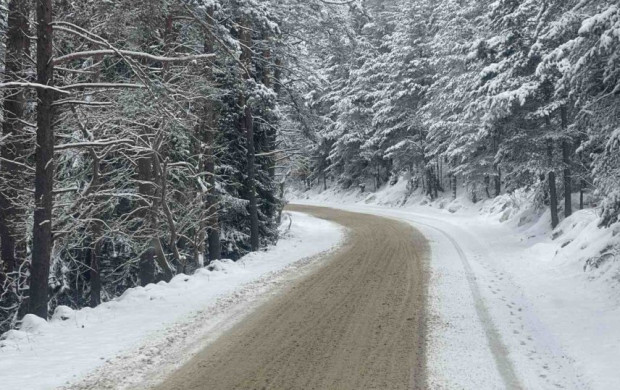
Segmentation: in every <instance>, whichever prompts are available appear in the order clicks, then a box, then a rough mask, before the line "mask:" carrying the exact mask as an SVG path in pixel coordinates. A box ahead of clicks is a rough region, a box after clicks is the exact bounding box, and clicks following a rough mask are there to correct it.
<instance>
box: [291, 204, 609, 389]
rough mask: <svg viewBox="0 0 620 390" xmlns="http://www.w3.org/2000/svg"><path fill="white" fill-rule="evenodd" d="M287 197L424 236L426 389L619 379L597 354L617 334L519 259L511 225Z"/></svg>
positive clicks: (583, 385)
mask: <svg viewBox="0 0 620 390" xmlns="http://www.w3.org/2000/svg"><path fill="white" fill-rule="evenodd" d="M295 203H300V204H313V205H317V206H328V207H334V208H338V209H343V210H348V211H355V212H361V213H370V214H374V215H379V216H385V217H391V218H396V219H399V220H403V221H407V222H408V223H410V224H412V225H413V226H415V227H416V228H418V229H419V230H420V231H422V232H423V233H424V235H425V236H426V237H427V238H428V239H429V240H430V241H431V248H432V252H433V255H432V261H431V272H432V275H431V283H430V303H431V307H430V309H429V310H430V316H429V318H430V323H429V341H428V342H429V346H428V351H429V356H428V364H429V367H428V375H429V384H430V387H431V388H433V389H498V388H510V389H517V388H525V389H557V388H564V389H611V388H617V386H618V384H620V374H619V373H618V371H617V370H616V369H615V367H616V365H617V360H614V359H611V360H610V359H609V357H610V356H613V355H612V354H610V353H604V348H605V346H604V342H605V340H607V341H609V342H612V345H615V346H617V344H615V343H616V342H617V335H618V332H615V333H614V332H608V333H607V334H602V335H601V334H596V333H595V332H593V331H592V329H591V327H589V326H591V324H592V322H593V321H597V320H600V319H601V318H592V314H593V313H596V312H597V311H596V304H595V302H593V304H592V305H593V306H592V307H590V308H588V307H584V306H583V305H582V304H583V300H577V301H575V302H572V303H573V304H574V305H577V306H580V307H581V309H582V310H575V309H574V307H573V306H572V305H571V302H570V301H562V295H564V296H565V297H566V298H567V296H566V295H565V294H568V292H567V289H568V288H570V286H566V285H562V284H561V283H560V284H559V285H553V283H554V282H555V280H553V279H551V278H550V276H549V274H547V272H548V270H547V269H545V268H544V267H538V264H537V262H532V261H531V259H526V258H527V257H528V256H531V255H532V251H531V250H528V248H527V247H526V246H525V245H524V244H523V243H522V242H521V237H520V236H519V235H517V234H516V233H515V232H514V231H513V230H511V228H509V227H507V226H504V225H502V224H499V223H489V221H484V223H481V221H479V220H476V218H473V217H472V216H471V215H469V216H459V215H452V214H450V213H447V212H445V211H439V210H434V209H431V208H429V207H417V208H404V209H403V208H389V207H382V206H369V205H360V204H345V205H343V204H336V203H329V202H312V201H295ZM547 255H548V254H547ZM536 260H537V261H540V259H536ZM549 297H552V298H551V299H549ZM571 298H573V299H577V298H576V297H575V296H574V295H573V296H571ZM584 299H585V298H584ZM617 314H618V311H617V310H611V311H608V312H606V313H605V315H606V317H603V319H604V320H607V321H613V320H614V319H617V318H618V317H617ZM583 330H589V331H590V333H588V334H583V333H581V332H582V331H583ZM588 342H590V343H595V344H593V345H588ZM596 343H599V344H598V345H597V344H596ZM597 351H601V353H600V354H599V353H597ZM615 354H616V356H618V355H619V354H618V350H617V349H616V352H615Z"/></svg>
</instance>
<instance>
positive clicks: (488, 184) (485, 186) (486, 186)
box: [484, 176, 491, 199]
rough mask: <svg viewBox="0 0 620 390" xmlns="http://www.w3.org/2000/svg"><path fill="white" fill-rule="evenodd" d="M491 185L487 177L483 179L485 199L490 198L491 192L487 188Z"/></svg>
mask: <svg viewBox="0 0 620 390" xmlns="http://www.w3.org/2000/svg"><path fill="white" fill-rule="evenodd" d="M490 185H491V178H490V177H489V176H485V177H484V192H485V193H486V194H487V198H489V199H490V198H491V192H490V191H489V186H490Z"/></svg>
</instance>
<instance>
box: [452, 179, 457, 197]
mask: <svg viewBox="0 0 620 390" xmlns="http://www.w3.org/2000/svg"><path fill="white" fill-rule="evenodd" d="M456 187H457V178H456V175H452V198H454V199H456Z"/></svg>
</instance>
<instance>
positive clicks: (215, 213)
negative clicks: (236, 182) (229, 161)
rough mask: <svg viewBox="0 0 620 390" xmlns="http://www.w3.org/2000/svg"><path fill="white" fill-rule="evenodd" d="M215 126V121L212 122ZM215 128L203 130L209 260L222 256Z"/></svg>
mask: <svg viewBox="0 0 620 390" xmlns="http://www.w3.org/2000/svg"><path fill="white" fill-rule="evenodd" d="M213 126H215V123H213ZM214 133H215V128H214V127H212V128H208V129H206V132H205V143H206V145H207V151H206V158H205V171H206V172H207V175H208V176H207V184H208V189H207V210H206V212H207V213H208V217H207V240H208V247H209V261H213V260H219V259H221V258H222V247H221V243H220V222H219V207H218V202H219V201H218V197H217V189H216V188H215V184H216V180H215V137H214V135H215V134H214Z"/></svg>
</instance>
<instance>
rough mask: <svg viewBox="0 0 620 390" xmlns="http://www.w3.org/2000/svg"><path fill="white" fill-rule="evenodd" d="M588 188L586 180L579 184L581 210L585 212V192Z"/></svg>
mask: <svg viewBox="0 0 620 390" xmlns="http://www.w3.org/2000/svg"><path fill="white" fill-rule="evenodd" d="M585 188H586V181H585V180H583V179H582V180H581V181H580V182H579V210H583V207H584V204H583V192H584V190H585Z"/></svg>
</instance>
